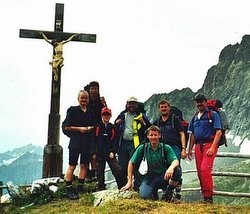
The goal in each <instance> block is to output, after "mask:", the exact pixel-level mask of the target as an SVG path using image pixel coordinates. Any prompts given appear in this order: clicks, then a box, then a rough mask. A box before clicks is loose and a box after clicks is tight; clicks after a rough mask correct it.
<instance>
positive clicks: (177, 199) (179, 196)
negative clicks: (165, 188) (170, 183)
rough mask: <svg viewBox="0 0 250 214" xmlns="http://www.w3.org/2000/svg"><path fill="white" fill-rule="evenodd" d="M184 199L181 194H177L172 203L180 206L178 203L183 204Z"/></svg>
mask: <svg viewBox="0 0 250 214" xmlns="http://www.w3.org/2000/svg"><path fill="white" fill-rule="evenodd" d="M181 201H182V199H181V194H179V193H177V194H175V195H174V197H173V199H172V202H174V203H176V204H178V203H181Z"/></svg>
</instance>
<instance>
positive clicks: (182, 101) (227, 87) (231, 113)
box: [144, 35, 250, 147]
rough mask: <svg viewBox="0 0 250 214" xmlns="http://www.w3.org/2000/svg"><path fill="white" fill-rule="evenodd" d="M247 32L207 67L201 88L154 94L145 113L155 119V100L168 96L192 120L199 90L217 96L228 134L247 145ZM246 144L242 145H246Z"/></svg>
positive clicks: (249, 61) (249, 103)
mask: <svg viewBox="0 0 250 214" xmlns="http://www.w3.org/2000/svg"><path fill="white" fill-rule="evenodd" d="M249 71H250V35H245V36H243V37H242V41H241V43H240V44H238V43H236V44H234V45H231V44H230V45H227V46H226V47H225V48H223V49H222V51H221V53H220V54H219V61H218V63H217V64H216V65H213V66H212V67H211V68H210V69H208V72H207V75H206V77H205V80H204V83H203V85H202V87H201V88H200V89H199V90H197V91H196V92H193V91H192V90H191V89H190V88H183V89H181V90H177V89H176V90H173V91H171V92H169V93H162V94H153V95H152V96H151V97H150V98H149V99H148V100H147V101H146V102H145V103H144V105H145V110H146V112H147V116H148V117H149V118H151V120H152V121H154V120H155V119H156V118H157V117H158V116H159V113H158V103H159V101H160V100H162V99H167V100H169V101H170V103H171V104H172V105H174V106H178V107H179V108H180V109H181V110H182V111H183V114H184V118H186V119H187V120H188V121H190V120H191V118H192V116H193V115H194V112H195V111H196V109H195V108H196V107H195V104H194V101H193V98H194V96H195V94H196V93H198V92H202V93H205V94H206V95H207V97H208V98H210V99H220V100H221V101H222V102H223V103H224V106H223V108H224V109H225V110H226V112H227V114H228V118H229V123H230V126H231V132H230V134H231V135H232V136H233V138H235V137H236V136H240V138H241V140H242V143H241V145H242V144H243V143H245V144H246V145H247V146H248V147H250V141H249V138H250V131H249V127H250V120H249V119H248V118H250V108H249V106H250V72H249ZM246 145H245V147H246Z"/></svg>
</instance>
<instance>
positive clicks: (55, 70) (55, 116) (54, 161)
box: [19, 3, 96, 178]
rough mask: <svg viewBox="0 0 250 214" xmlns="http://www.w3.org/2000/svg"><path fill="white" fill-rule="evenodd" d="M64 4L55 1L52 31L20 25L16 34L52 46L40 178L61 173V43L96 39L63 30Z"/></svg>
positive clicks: (92, 35)
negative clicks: (47, 120) (48, 103)
mask: <svg viewBox="0 0 250 214" xmlns="http://www.w3.org/2000/svg"><path fill="white" fill-rule="evenodd" d="M63 15H64V4H59V3H56V10H55V22H54V31H42V30H28V29H20V33H19V37H21V38H33V39H45V40H46V41H47V42H49V43H50V44H51V45H52V46H53V58H52V61H51V62H50V64H51V66H52V83H51V103H50V114H49V123H48V139H47V144H46V146H45V147H44V153H43V175H42V176H43V178H48V177H54V176H61V175H62V165H63V164H62V163H63V149H62V147H61V146H60V145H59V133H60V114H59V112H60V87H61V68H62V66H63V56H62V53H63V52H62V46H63V44H65V43H66V42H69V41H78V42H93V43H95V42H96V35H95V34H84V33H66V32H63Z"/></svg>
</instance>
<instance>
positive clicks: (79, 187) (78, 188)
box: [77, 184, 84, 194]
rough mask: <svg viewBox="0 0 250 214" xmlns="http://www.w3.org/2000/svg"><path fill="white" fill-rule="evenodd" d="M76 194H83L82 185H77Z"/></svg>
mask: <svg viewBox="0 0 250 214" xmlns="http://www.w3.org/2000/svg"><path fill="white" fill-rule="evenodd" d="M77 192H78V193H79V194H83V193H84V188H83V185H81V184H78V186H77Z"/></svg>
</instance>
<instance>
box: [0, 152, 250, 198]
mask: <svg viewBox="0 0 250 214" xmlns="http://www.w3.org/2000/svg"><path fill="white" fill-rule="evenodd" d="M217 157H227V158H228V157H231V158H250V155H248V154H239V153H225V152H221V153H218V154H217ZM108 171H110V169H109V168H106V169H105V172H108ZM195 172H197V171H196V170H195V169H192V170H183V171H182V173H183V174H184V175H185V174H187V173H195ZM212 175H213V176H225V177H242V178H250V173H236V172H218V171H214V172H212ZM114 182H115V179H112V180H109V181H106V182H105V183H106V184H112V183H114ZM19 186H20V187H28V186H31V185H19ZM4 188H7V186H4V185H3V182H2V181H0V196H1V195H2V192H3V189H4ZM182 191H200V188H199V187H197V188H196V187H195V188H182ZM214 194H215V195H221V196H233V197H247V198H250V193H237V192H224V191H217V190H215V191H214Z"/></svg>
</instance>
